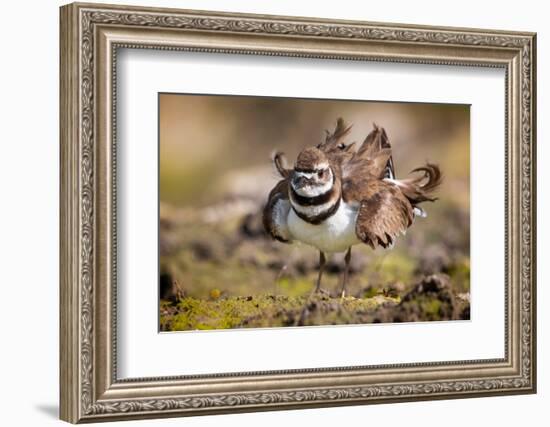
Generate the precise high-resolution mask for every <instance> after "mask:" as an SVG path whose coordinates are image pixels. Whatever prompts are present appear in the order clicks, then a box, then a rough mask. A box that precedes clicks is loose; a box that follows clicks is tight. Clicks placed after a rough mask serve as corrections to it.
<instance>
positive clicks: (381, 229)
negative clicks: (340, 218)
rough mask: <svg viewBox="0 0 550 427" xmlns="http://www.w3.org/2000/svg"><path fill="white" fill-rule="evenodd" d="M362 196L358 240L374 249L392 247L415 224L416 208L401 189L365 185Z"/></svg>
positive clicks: (380, 183) (377, 183)
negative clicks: (414, 209)
mask: <svg viewBox="0 0 550 427" xmlns="http://www.w3.org/2000/svg"><path fill="white" fill-rule="evenodd" d="M360 192H361V193H362V194H360V195H358V196H359V197H360V199H359V200H361V204H360V208H359V213H358V216H357V223H356V225H355V233H356V235H357V237H358V238H359V239H360V240H361V241H362V242H363V243H366V244H367V245H369V246H371V247H372V248H373V249H374V248H375V247H376V246H382V247H383V248H387V247H391V246H392V245H393V244H394V242H395V240H396V238H397V237H398V236H399V235H400V234H405V232H406V231H407V228H409V227H410V225H411V224H412V221H413V218H414V211H413V206H412V205H411V203H410V202H409V200H408V199H407V198H406V197H405V195H404V194H403V193H402V192H401V191H400V190H399V188H397V187H396V186H394V185H392V184H390V183H387V182H384V181H377V180H375V181H369V182H368V183H364V184H363V185H362V189H361V191H360Z"/></svg>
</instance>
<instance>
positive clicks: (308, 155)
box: [263, 118, 441, 297]
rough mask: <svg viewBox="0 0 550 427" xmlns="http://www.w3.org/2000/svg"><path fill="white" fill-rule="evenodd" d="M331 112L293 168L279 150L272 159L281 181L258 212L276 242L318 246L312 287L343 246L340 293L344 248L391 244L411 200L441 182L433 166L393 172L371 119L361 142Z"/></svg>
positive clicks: (383, 138) (408, 216)
mask: <svg viewBox="0 0 550 427" xmlns="http://www.w3.org/2000/svg"><path fill="white" fill-rule="evenodd" d="M350 130H351V126H348V125H347V124H346V123H345V122H344V120H343V119H341V118H340V119H338V121H337V124H336V128H335V129H334V131H333V132H328V131H327V132H326V138H325V141H323V142H321V143H320V144H318V145H317V146H315V147H308V148H305V149H304V150H302V151H301V152H300V154H299V155H298V158H297V160H296V163H295V165H294V168H292V169H290V168H287V167H286V166H285V164H286V161H285V158H284V155H283V154H282V153H276V154H275V156H274V158H273V162H274V165H275V167H276V169H277V171H278V173H279V174H280V175H281V178H282V179H281V180H280V181H279V182H278V183H277V185H275V187H274V188H273V189H272V190H271V192H270V193H269V197H268V200H267V204H266V205H265V208H264V211H263V224H264V227H265V229H266V231H267V232H268V233H269V234H270V235H271V236H272V237H273V238H274V239H276V240H278V241H280V242H284V243H292V242H293V241H300V242H303V243H306V244H308V245H311V246H313V247H315V248H317V249H318V250H319V274H318V278H317V282H316V285H315V291H317V292H318V291H320V290H321V288H320V287H321V278H322V275H323V269H324V267H325V263H326V255H327V254H332V253H336V252H345V253H346V254H345V257H344V261H345V268H344V274H343V278H342V286H341V295H342V297H343V296H345V292H346V284H347V280H348V275H349V264H350V260H351V247H352V246H354V245H356V244H361V243H363V244H367V245H369V246H370V247H372V248H373V249H375V248H376V247H378V246H381V247H383V248H391V247H392V246H393V244H394V242H395V240H396V238H397V237H398V236H399V235H400V234H403V235H404V234H405V233H406V230H407V228H409V227H410V226H411V225H412V224H413V220H414V218H415V216H420V217H424V216H425V212H424V210H423V209H422V208H420V207H419V206H418V205H419V204H420V203H422V202H425V201H434V200H436V199H435V198H433V197H432V196H431V195H432V193H433V191H434V190H435V189H436V188H437V187H438V186H439V185H440V183H441V171H440V169H439V167H438V166H437V165H434V164H430V163H428V164H426V165H425V166H421V167H418V168H416V169H414V170H413V171H412V173H417V174H418V175H417V176H413V177H410V178H406V179H396V177H395V170H394V165H393V160H392V150H391V145H390V143H389V141H388V137H387V135H386V131H385V130H384V129H383V128H381V127H378V126H377V125H376V124H375V125H374V129H373V130H372V131H371V132H370V133H369V134H368V135H367V137H366V138H365V140H364V141H363V143H362V144H361V145H360V146H359V147H358V148H357V149H356V148H355V143H351V144H346V143H345V142H344V139H345V137H346V136H347V135H348V134H349V133H350Z"/></svg>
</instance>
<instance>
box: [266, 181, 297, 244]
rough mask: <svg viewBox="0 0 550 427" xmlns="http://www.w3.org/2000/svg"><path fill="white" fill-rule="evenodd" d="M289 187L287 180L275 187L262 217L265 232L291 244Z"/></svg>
mask: <svg viewBox="0 0 550 427" xmlns="http://www.w3.org/2000/svg"><path fill="white" fill-rule="evenodd" d="M288 185H289V184H288V179H286V178H285V179H282V180H280V181H279V182H278V183H277V185H275V187H273V190H271V192H270V193H269V197H268V199H267V203H266V205H265V207H264V210H263V215H262V222H263V225H264V229H265V231H266V232H267V233H268V234H269V235H270V236H271V237H273V238H274V239H276V240H278V241H280V242H283V243H290V242H291V238H290V233H289V231H288V225H287V217H288V212H289V211H290V201H289V199H288Z"/></svg>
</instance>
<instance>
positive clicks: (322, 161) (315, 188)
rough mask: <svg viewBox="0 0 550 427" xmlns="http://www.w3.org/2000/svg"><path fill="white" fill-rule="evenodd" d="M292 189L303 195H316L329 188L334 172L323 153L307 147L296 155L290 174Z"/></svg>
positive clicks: (331, 184) (332, 183) (332, 181)
mask: <svg viewBox="0 0 550 427" xmlns="http://www.w3.org/2000/svg"><path fill="white" fill-rule="evenodd" d="M290 184H291V186H292V189H293V190H294V191H295V192H296V193H297V194H298V195H300V196H303V197H316V196H319V195H321V194H324V193H326V192H328V191H330V190H331V188H332V186H333V185H334V172H333V171H332V168H331V166H330V163H329V160H328V158H327V156H326V155H325V153H323V152H322V151H321V150H319V149H318V148H316V147H308V148H306V149H304V150H302V152H301V153H300V154H299V155H298V159H297V160H296V164H295V165H294V170H293V171H292V174H291V180H290Z"/></svg>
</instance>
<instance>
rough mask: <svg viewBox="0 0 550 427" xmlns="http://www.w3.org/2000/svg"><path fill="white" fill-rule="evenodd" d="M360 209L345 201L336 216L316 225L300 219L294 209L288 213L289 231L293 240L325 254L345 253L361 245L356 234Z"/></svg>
mask: <svg viewBox="0 0 550 427" xmlns="http://www.w3.org/2000/svg"><path fill="white" fill-rule="evenodd" d="M357 214H358V209H354V208H353V207H351V206H350V205H348V204H346V203H345V202H344V201H343V200H342V201H341V203H340V206H339V207H338V210H337V211H336V213H334V215H332V216H330V217H329V218H327V219H326V220H324V221H323V222H322V223H320V224H317V225H314V224H310V223H309V222H306V221H304V220H303V219H302V218H300V217H299V216H298V215H296V213H295V212H294V210H293V209H290V211H289V213H288V220H287V223H288V230H289V231H290V234H291V236H292V238H293V240H299V241H301V242H303V243H306V244H308V245H311V246H315V247H316V248H317V249H319V250H320V251H323V252H344V251H346V250H347V249H348V248H349V247H350V246H352V245H355V244H357V243H359V239H358V238H357V235H356V234H355V222H356V220H357Z"/></svg>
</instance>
